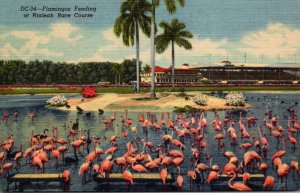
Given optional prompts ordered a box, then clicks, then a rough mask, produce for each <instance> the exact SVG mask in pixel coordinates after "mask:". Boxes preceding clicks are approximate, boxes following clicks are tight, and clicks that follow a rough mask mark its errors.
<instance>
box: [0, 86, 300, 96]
mask: <svg viewBox="0 0 300 193" xmlns="http://www.w3.org/2000/svg"><path fill="white" fill-rule="evenodd" d="M183 88H184V90H185V91H200V92H208V91H209V92H218V91H300V86H259V87H256V86H247V87H246V86H243V87H239V86H221V87H212V86H207V87H178V88H176V91H177V92H180V91H182V89H183ZM170 91H171V87H156V92H170ZM80 92H81V89H80V88H78V89H76V90H60V89H59V88H56V87H52V88H15V89H13V90H8V91H1V90H0V95H14V94H59V93H74V94H80ZM140 92H141V93H147V92H150V88H149V87H142V88H140ZM97 93H118V94H129V93H133V88H132V87H98V88H97Z"/></svg>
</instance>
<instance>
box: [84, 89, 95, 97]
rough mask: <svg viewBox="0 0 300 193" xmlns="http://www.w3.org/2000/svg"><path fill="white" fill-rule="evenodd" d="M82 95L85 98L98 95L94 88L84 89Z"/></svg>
mask: <svg viewBox="0 0 300 193" xmlns="http://www.w3.org/2000/svg"><path fill="white" fill-rule="evenodd" d="M81 94H82V96H83V97H84V98H93V97H95V96H96V95H97V92H96V89H95V88H94V87H83V88H82V92H81Z"/></svg>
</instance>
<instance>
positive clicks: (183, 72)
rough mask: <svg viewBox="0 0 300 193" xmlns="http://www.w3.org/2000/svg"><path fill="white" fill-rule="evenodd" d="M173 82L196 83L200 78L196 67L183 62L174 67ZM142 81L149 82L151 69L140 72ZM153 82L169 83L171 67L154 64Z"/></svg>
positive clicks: (170, 80)
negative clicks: (180, 65) (179, 66)
mask: <svg viewBox="0 0 300 193" xmlns="http://www.w3.org/2000/svg"><path fill="white" fill-rule="evenodd" d="M174 74H175V75H174V81H175V84H185V83H198V82H200V80H201V79H202V76H201V74H200V73H199V70H198V69H197V68H190V67H189V65H188V64H183V65H182V67H181V68H175V73H174ZM141 82H142V83H150V82H151V70H148V71H147V72H146V73H143V74H141ZM155 83H163V84H171V83H172V68H163V67H160V66H155Z"/></svg>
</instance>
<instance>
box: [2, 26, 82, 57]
mask: <svg viewBox="0 0 300 193" xmlns="http://www.w3.org/2000/svg"><path fill="white" fill-rule="evenodd" d="M79 32H80V29H79V28H78V27H76V26H73V25H72V24H70V23H55V24H52V25H51V26H50V31H49V32H48V33H41V32H39V31H22V30H20V31H11V32H8V33H5V34H0V40H2V41H6V43H5V44H4V45H3V46H2V47H1V48H0V56H1V57H2V58H4V59H16V58H19V59H24V60H30V59H36V58H43V57H48V58H49V57H56V56H63V55H64V53H61V52H58V51H55V50H50V49H48V48H42V47H41V46H45V45H47V44H48V43H49V42H50V41H51V40H54V39H62V40H64V41H66V42H69V43H72V42H76V41H78V40H80V39H82V37H83V36H82V35H81V34H80V33H79ZM18 39H23V40H25V43H24V44H23V45H21V46H20V48H16V46H14V43H17V41H18Z"/></svg>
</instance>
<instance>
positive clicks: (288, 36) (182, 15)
mask: <svg viewBox="0 0 300 193" xmlns="http://www.w3.org/2000/svg"><path fill="white" fill-rule="evenodd" d="M161 2H162V3H161V6H160V7H159V8H158V9H157V23H159V22H160V21H162V20H165V21H170V20H171V19H173V18H178V19H179V20H180V21H183V22H184V23H185V24H186V27H187V29H188V30H189V31H191V32H192V33H193V35H194V37H193V38H192V39H191V40H190V41H191V43H192V45H193V49H192V50H184V49H182V48H179V47H175V64H176V66H180V65H181V64H183V63H189V64H190V65H191V66H208V65H215V64H217V63H219V62H221V61H222V60H227V58H228V60H230V61H232V62H233V63H243V62H245V59H246V62H247V63H248V64H250V63H264V64H268V65H273V66H278V65H283V64H282V63H299V64H298V65H300V1H299V0H285V1H282V0H226V1H224V0H186V3H185V7H183V8H180V7H179V8H178V9H177V12H176V14H174V15H169V14H168V13H167V11H166V8H165V6H164V4H163V1H161ZM120 4H121V1H120V0H76V1H75V0H72V1H71V0H64V1H61V0H51V1H47V0H22V1H19V0H1V7H0V59H2V60H9V59H21V60H26V61H30V60H35V59H38V60H53V61H60V62H73V63H78V62H90V61H95V62H101V61H113V62H121V61H123V60H124V59H132V58H135V47H126V46H124V45H123V43H122V39H121V38H117V37H116V36H115V35H114V34H113V31H112V28H113V23H114V20H115V19H116V17H118V15H119V14H120V12H119V9H120ZM21 6H33V7H37V8H42V7H43V6H47V7H70V8H71V9H72V11H71V12H70V13H71V15H72V17H71V18H56V17H55V18H32V17H31V15H30V17H29V18H26V17H24V14H26V12H25V11H20V9H21ZM75 6H78V7H83V8H85V7H87V6H88V7H95V8H96V12H89V13H92V14H93V17H91V18H75V17H73V14H74V13H75V11H73V9H74V7H75ZM33 12H35V11H33ZM33 12H31V11H28V12H27V13H30V14H32V13H33ZM36 12H39V13H41V11H36ZM44 13H47V12H44ZM48 13H49V12H48ZM81 13H86V12H81ZM55 15H56V12H55ZM159 33H161V30H159ZM140 43H141V45H140V47H141V51H140V54H141V56H140V57H141V60H142V61H143V64H150V40H149V38H147V37H145V36H144V35H143V34H141V42H140ZM245 55H246V57H245ZM156 64H157V65H160V66H163V67H168V66H170V65H171V49H170V48H169V49H167V50H166V51H165V53H163V54H156ZM291 65H297V64H291Z"/></svg>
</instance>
